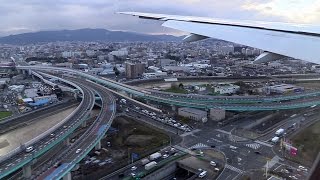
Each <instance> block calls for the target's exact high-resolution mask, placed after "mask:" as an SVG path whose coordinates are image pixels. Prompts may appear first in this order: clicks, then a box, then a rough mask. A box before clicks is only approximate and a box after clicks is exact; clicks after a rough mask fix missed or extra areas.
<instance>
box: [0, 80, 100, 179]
mask: <svg viewBox="0 0 320 180" xmlns="http://www.w3.org/2000/svg"><path fill="white" fill-rule="evenodd" d="M80 87H81V88H82V89H83V91H84V92H85V94H87V95H86V96H84V99H83V101H84V103H83V104H82V106H80V109H79V110H78V113H75V114H74V116H72V117H71V118H70V119H69V121H67V122H65V123H64V124H62V126H61V127H59V128H58V129H56V130H55V131H54V132H53V134H54V136H52V135H50V134H48V135H47V136H45V137H44V138H42V139H40V140H39V141H37V142H35V143H33V144H32V147H33V151H32V152H26V151H25V150H22V151H19V152H18V153H16V154H14V156H12V157H11V158H9V159H7V160H5V161H3V162H1V165H0V173H1V174H0V175H2V176H5V175H7V173H5V172H12V171H13V169H17V168H16V167H19V165H21V163H26V162H30V161H31V160H32V159H33V158H36V157H38V156H40V155H41V154H43V153H44V152H45V151H46V150H47V149H48V148H47V147H49V146H51V144H52V143H54V142H58V141H61V138H65V137H64V133H67V132H68V131H69V129H70V128H73V127H74V126H75V125H76V124H77V123H78V122H79V121H80V120H81V118H82V117H84V116H85V115H86V114H87V113H88V112H87V109H90V108H91V107H92V105H93V103H94V94H93V92H92V91H90V90H89V89H87V88H86V87H85V86H83V85H80ZM64 127H65V128H64ZM25 148H26V147H25ZM22 149H24V147H22ZM0 178H1V177H0Z"/></svg>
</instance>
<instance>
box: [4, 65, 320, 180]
mask: <svg viewBox="0 0 320 180" xmlns="http://www.w3.org/2000/svg"><path fill="white" fill-rule="evenodd" d="M20 69H37V67H32V68H30V67H20ZM40 69H43V70H48V68H45V67H44V68H41V67H40ZM49 69H54V70H57V71H59V70H61V68H49ZM62 71H65V72H71V73H74V74H78V75H79V74H80V76H81V77H82V78H85V79H90V80H93V81H95V82H96V83H99V84H102V85H106V86H108V87H110V88H113V89H117V88H118V89H120V90H125V91H126V92H127V93H129V94H134V95H138V96H142V97H144V98H145V99H149V100H153V101H157V102H164V103H168V104H171V105H177V106H181V105H182V106H188V107H198V108H199V107H200V108H206V109H207V108H210V107H220V108H221V107H223V108H225V109H227V110H229V109H230V110H240V111H243V110H248V109H250V108H251V110H271V109H275V108H276V109H281V108H282V107H284V109H288V108H299V107H309V106H312V105H315V104H320V100H318V98H317V97H316V96H317V94H306V95H305V96H299V97H287V99H285V100H289V99H291V100H293V101H296V102H298V104H297V103H296V102H295V103H291V102H284V103H282V104H279V103H272V102H273V101H271V102H270V100H269V99H264V97H261V98H260V97H258V98H257V99H255V98H254V99H239V98H237V100H236V101H237V102H238V101H239V100H240V101H246V102H251V103H252V102H257V101H259V102H260V101H261V102H263V101H265V104H264V103H261V104H259V105H250V104H231V105H230V104H219V105H218V106H217V105H208V104H210V103H212V102H216V101H217V99H213V100H212V101H209V102H206V101H208V100H206V99H202V98H199V100H198V101H197V102H196V103H194V102H190V98H191V99H192V98H193V97H183V96H180V95H168V94H162V93H155V92H146V91H144V90H141V89H137V88H134V87H131V86H128V85H123V84H121V83H117V82H114V81H111V80H106V79H104V78H97V77H93V76H90V75H86V74H85V75H84V73H80V72H76V71H74V70H66V69H62ZM78 78H79V77H78ZM78 78H77V79H76V78H73V79H71V78H69V79H68V78H66V79H68V81H71V82H73V83H75V84H76V85H77V87H79V89H81V91H82V94H83V95H82V97H83V99H82V102H81V105H80V106H79V108H78V109H77V111H76V112H78V113H74V114H73V115H72V116H71V117H69V119H68V121H66V122H65V123H64V124H61V125H60V126H59V127H58V128H57V129H55V130H54V131H53V132H51V133H50V134H49V133H47V135H46V136H44V137H42V138H39V139H37V140H35V141H34V142H33V143H32V144H27V146H25V147H21V148H20V149H19V151H18V152H17V153H14V154H12V155H11V156H10V157H9V158H7V159H6V160H4V161H2V162H1V166H0V173H1V177H5V176H6V175H8V174H10V173H11V172H14V171H15V170H17V169H19V168H21V167H22V166H24V165H27V164H28V163H30V162H31V161H32V160H33V159H35V158H37V157H39V156H40V155H42V154H43V153H45V152H46V151H48V150H49V149H50V148H52V147H53V146H54V145H55V144H57V143H59V142H61V141H62V140H64V139H65V138H66V137H67V136H68V135H69V134H70V133H71V132H73V131H74V130H75V129H76V128H77V127H79V125H81V123H83V121H84V120H85V119H86V117H87V116H88V113H90V111H91V109H92V107H93V104H94V103H95V102H94V101H95V94H98V95H99V96H100V98H101V100H102V109H103V110H102V111H101V113H100V114H99V117H98V118H97V119H96V121H94V123H93V124H92V125H91V126H90V127H88V129H87V131H86V132H85V133H84V134H83V135H82V136H81V137H80V138H79V139H78V140H77V142H79V143H76V144H75V145H73V146H68V148H67V149H66V150H65V151H64V152H62V153H61V154H60V155H59V156H58V158H56V159H55V160H51V161H48V162H45V163H44V164H45V165H44V164H43V166H45V167H46V168H42V169H41V170H40V171H39V170H38V171H34V172H35V173H36V174H32V176H29V177H31V178H32V179H33V178H38V177H41V178H44V177H46V178H47V179H52V178H53V179H59V178H61V177H63V176H65V175H67V176H70V175H69V174H68V173H69V172H70V170H71V169H72V168H73V167H74V166H75V165H76V164H77V163H78V162H79V161H80V160H81V159H82V158H83V157H84V156H85V155H86V154H87V153H88V152H89V151H90V150H91V149H92V148H93V147H94V146H95V145H96V144H97V143H99V140H100V138H101V137H102V136H103V135H104V134H105V132H106V131H107V129H108V128H109V127H110V125H111V122H112V120H113V116H114V113H115V99H114V97H113V95H111V93H110V92H113V94H115V92H114V91H113V90H111V89H106V88H105V87H103V86H101V85H97V84H95V83H93V82H89V81H87V80H85V79H80V80H79V79H78ZM116 96H119V93H118V94H117V95H116ZM120 96H121V95H120ZM168 96H169V97H171V98H168ZM172 97H173V98H172ZM297 98H302V100H301V99H298V100H296V99H297ZM303 98H310V99H303ZM127 99H130V98H127ZM224 100H228V101H229V100H230V99H229V97H228V99H227V98H226V97H220V99H219V98H218V101H224ZM310 100H311V102H310ZM231 101H235V100H234V99H232V98H231ZM277 101H279V100H274V102H277ZM207 103H208V104H207ZM299 104H300V106H299ZM136 106H141V103H138V102H137V104H136ZM142 107H144V108H148V109H149V110H155V108H152V107H150V106H147V105H142ZM248 107H249V108H248ZM131 110H132V111H136V110H133V109H131ZM155 112H156V113H157V114H158V115H160V114H161V111H159V110H155ZM164 128H166V127H165V126H164ZM170 128H171V127H170ZM170 128H168V129H170ZM173 129H175V128H173ZM172 131H175V130H172ZM177 132H179V130H177ZM52 134H53V135H52ZM186 136H188V137H192V138H183V139H184V140H183V144H184V146H185V148H194V149H197V148H210V147H212V146H215V148H216V149H217V150H219V151H222V152H224V153H225V154H226V158H227V166H226V168H225V170H224V171H223V173H222V175H221V176H220V177H219V178H221V179H223V178H229V177H232V178H233V177H234V176H230V173H226V172H228V171H230V170H231V171H233V174H235V175H239V174H241V173H243V172H245V171H246V170H247V169H245V168H244V166H245V167H246V168H249V169H254V168H257V167H261V166H262V165H263V164H264V163H265V162H266V159H271V161H272V160H274V159H276V160H275V161H277V162H276V163H278V161H279V159H277V158H276V156H275V155H274V154H273V153H272V150H271V148H272V147H273V145H271V144H269V143H266V142H263V141H256V142H250V141H245V142H235V141H234V139H233V138H230V137H234V136H233V135H231V133H230V132H229V131H225V130H221V129H215V130H212V128H207V129H206V127H204V128H203V129H201V130H200V131H194V132H191V133H187V134H186V135H185V136H183V137H186ZM240 139H241V138H240ZM197 145H198V146H197ZM30 146H32V147H33V151H32V152H31V153H27V152H25V151H24V148H26V147H30ZM230 146H232V147H236V148H231V147H230ZM253 147H257V148H256V149H259V148H261V149H260V150H259V154H256V152H255V150H256V149H255V148H253ZM79 149H80V151H79ZM78 151H79V152H78ZM260 153H261V154H262V155H261V154H260ZM239 154H240V155H239ZM66 157H67V158H66ZM250 158H252V159H250ZM235 159H237V161H235ZM259 159H261V161H260V160H259ZM251 160H252V161H253V160H258V162H257V163H255V165H254V166H252V167H250V164H246V163H247V162H250V161H251ZM259 162H261V163H259ZM57 163H58V164H59V166H58V168H56V167H55V165H56V164H57ZM224 174H228V177H225V175H224ZM231 174H232V173H231Z"/></svg>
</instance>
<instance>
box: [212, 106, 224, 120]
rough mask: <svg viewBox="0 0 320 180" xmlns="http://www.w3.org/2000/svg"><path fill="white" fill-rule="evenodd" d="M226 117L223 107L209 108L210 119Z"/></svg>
mask: <svg viewBox="0 0 320 180" xmlns="http://www.w3.org/2000/svg"><path fill="white" fill-rule="evenodd" d="M225 118H226V111H225V110H224V109H210V119H212V120H214V121H221V120H223V119H225Z"/></svg>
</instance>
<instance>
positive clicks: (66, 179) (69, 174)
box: [62, 172, 72, 180]
mask: <svg viewBox="0 0 320 180" xmlns="http://www.w3.org/2000/svg"><path fill="white" fill-rule="evenodd" d="M62 179H63V180H72V178H71V172H68V173H67V174H66V175H64V176H63V178H62Z"/></svg>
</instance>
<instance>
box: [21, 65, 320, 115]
mask: <svg viewBox="0 0 320 180" xmlns="http://www.w3.org/2000/svg"><path fill="white" fill-rule="evenodd" d="M16 68H17V69H20V70H28V71H31V70H47V71H48V70H49V71H60V72H67V73H70V74H75V75H77V76H80V77H83V78H85V79H89V80H92V81H94V82H96V83H99V84H101V85H103V86H106V87H109V88H112V89H115V90H118V91H124V92H126V93H127V94H129V95H134V96H138V97H141V98H144V99H147V100H151V101H155V102H161V103H165V104H169V105H171V106H179V107H192V108H199V109H211V108H216V109H224V110H231V111H267V110H285V109H296V108H304V107H310V106H313V105H320V99H319V98H316V96H318V95H319V94H320V92H314V93H305V94H300V95H292V96H277V97H275V98H274V99H273V97H271V98H267V97H255V98H243V97H242V98H239V97H227V98H226V97H220V98H216V99H204V98H203V99H202V98H199V99H198V98H193V99H191V98H189V97H185V96H181V95H180V96H177V97H174V98H173V97H170V95H169V97H168V96H166V95H165V96H164V95H163V93H159V92H158V93H155V92H150V91H147V90H143V89H140V88H137V87H132V86H129V85H126V84H122V83H119V82H116V81H113V80H110V79H106V78H101V77H98V76H92V75H89V74H86V73H84V72H80V71H76V70H72V69H65V68H57V67H44V66H17V67H16ZM288 100H295V101H292V102H291V101H288ZM217 101H220V102H223V104H222V103H219V102H217ZM226 101H230V103H225V102H226ZM279 101H285V102H282V103H279ZM257 102H261V103H257Z"/></svg>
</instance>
